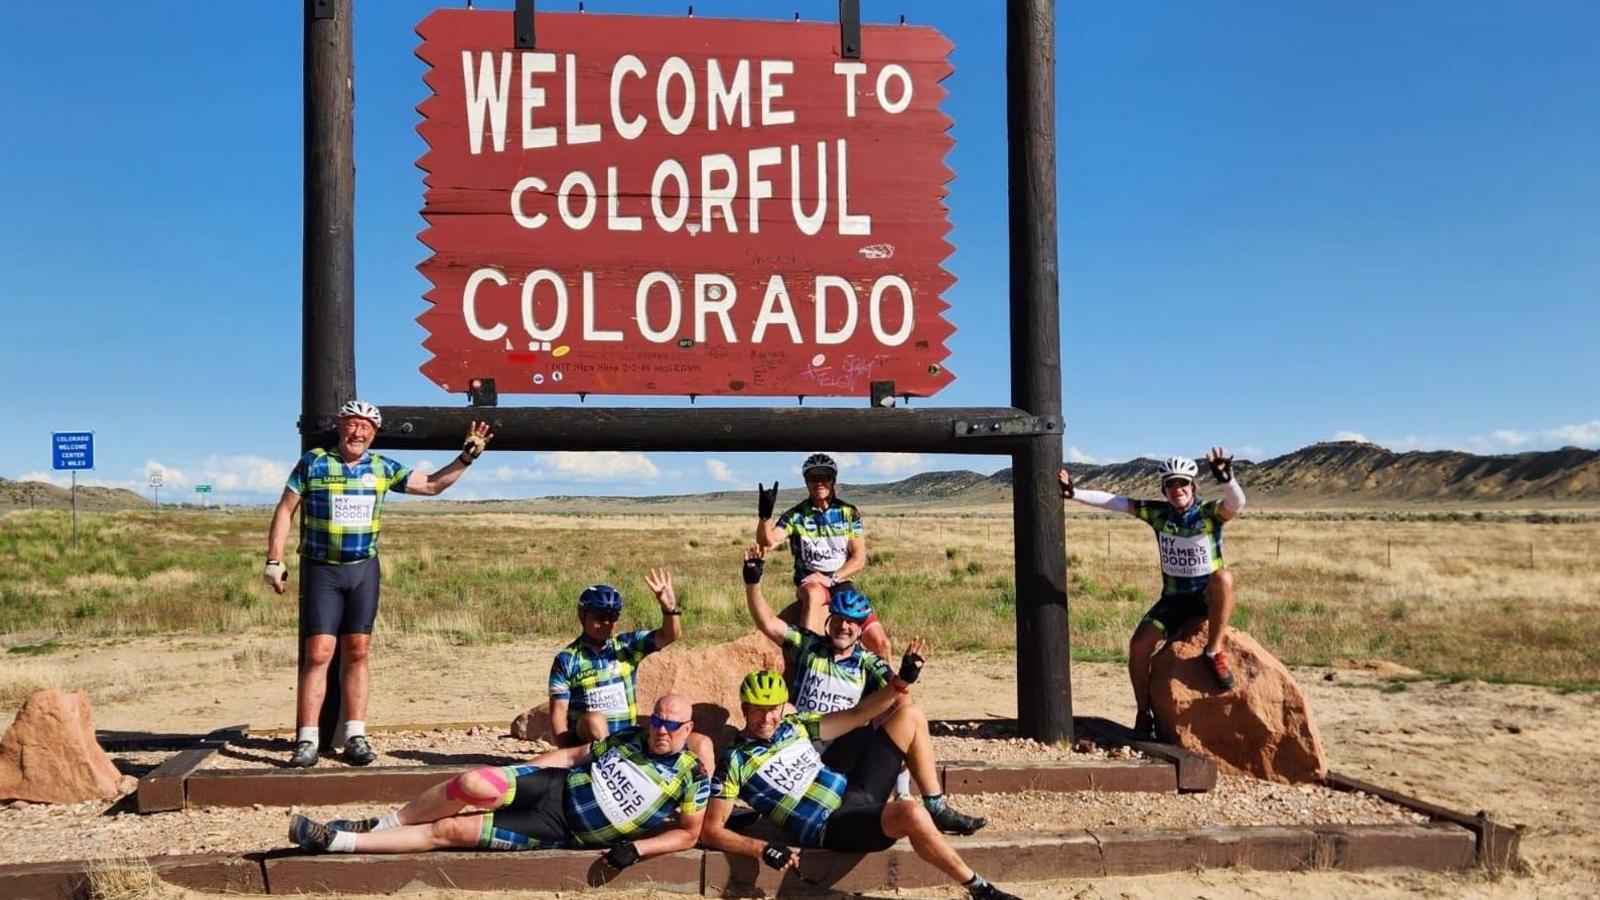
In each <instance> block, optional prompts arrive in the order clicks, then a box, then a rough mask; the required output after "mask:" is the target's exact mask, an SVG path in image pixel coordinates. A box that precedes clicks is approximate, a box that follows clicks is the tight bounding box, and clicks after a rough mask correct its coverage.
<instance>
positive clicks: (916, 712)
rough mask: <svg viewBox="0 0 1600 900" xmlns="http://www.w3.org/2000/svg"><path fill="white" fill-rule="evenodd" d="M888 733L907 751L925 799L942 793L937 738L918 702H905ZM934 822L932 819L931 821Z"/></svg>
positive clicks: (887, 724) (893, 715)
mask: <svg viewBox="0 0 1600 900" xmlns="http://www.w3.org/2000/svg"><path fill="white" fill-rule="evenodd" d="M883 730H884V733H885V734H887V735H889V739H890V740H892V741H894V745H895V746H896V747H899V748H900V749H901V750H904V751H905V754H906V768H907V769H909V770H910V771H911V780H912V781H915V782H916V783H917V790H918V791H920V792H922V794H923V795H924V796H927V795H929V794H937V793H940V792H941V791H940V788H939V767H938V766H937V765H936V764H935V761H934V758H933V739H932V738H930V737H928V717H927V716H926V715H924V714H923V712H922V709H921V708H920V707H918V706H917V705H916V704H914V703H907V702H905V701H904V700H902V701H901V703H900V706H898V707H896V708H895V710H894V712H892V713H890V714H889V718H887V719H885V720H884V723H883ZM930 822H931V820H930Z"/></svg>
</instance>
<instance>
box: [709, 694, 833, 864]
mask: <svg viewBox="0 0 1600 900" xmlns="http://www.w3.org/2000/svg"><path fill="white" fill-rule="evenodd" d="M821 723H822V714H821V713H795V714H793V715H788V716H784V717H783V721H781V722H779V723H778V728H777V730H776V731H774V732H773V733H772V738H771V739H770V740H765V741H762V740H757V739H755V738H750V737H746V736H744V735H742V734H741V735H740V736H739V737H738V738H737V739H736V740H735V741H734V743H733V746H731V747H729V748H728V749H727V750H726V751H724V752H723V754H722V758H721V759H720V760H719V761H718V763H717V775H716V778H715V779H713V780H712V783H711V793H712V796H715V797H720V798H722V799H724V800H734V799H743V800H744V802H746V803H748V804H750V806H751V808H753V809H754V810H755V811H756V812H758V813H760V814H761V815H763V816H766V817H767V818H769V819H771V820H772V821H773V822H775V823H777V824H778V826H779V827H781V828H783V830H784V832H785V833H787V834H788V835H789V837H790V839H792V840H793V841H794V842H795V843H797V844H799V845H801V846H803V847H820V846H822V835H823V832H824V830H826V828H827V826H828V817H829V816H830V815H833V811H834V810H836V809H838V808H839V804H840V802H841V801H843V799H844V792H845V777H844V776H843V775H841V774H839V773H838V772H835V771H834V770H832V769H830V768H828V767H827V766H825V765H823V764H822V757H820V756H818V755H817V751H816V748H815V747H813V746H812V744H811V742H812V741H814V740H819V739H820V738H821V736H822V735H821V732H822V726H821Z"/></svg>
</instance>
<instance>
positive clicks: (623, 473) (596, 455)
mask: <svg viewBox="0 0 1600 900" xmlns="http://www.w3.org/2000/svg"><path fill="white" fill-rule="evenodd" d="M540 461H541V462H544V463H546V464H548V465H549V466H550V468H551V469H552V470H553V471H555V472H557V473H559V474H561V475H564V476H566V477H568V478H577V479H581V480H585V481H594V480H603V479H615V480H617V481H654V480H655V479H657V478H659V477H660V476H661V470H660V469H658V468H656V464H655V463H653V462H651V461H650V458H649V457H647V456H645V455H644V454H643V453H623V452H621V451H617V450H590V451H587V452H577V451H573V450H558V451H556V452H555V453H547V454H545V455H544V456H543V457H541V460H540Z"/></svg>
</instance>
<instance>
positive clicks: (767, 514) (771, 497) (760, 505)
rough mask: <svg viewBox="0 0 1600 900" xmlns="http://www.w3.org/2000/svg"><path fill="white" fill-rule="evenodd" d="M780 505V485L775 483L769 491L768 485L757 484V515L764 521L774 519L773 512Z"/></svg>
mask: <svg viewBox="0 0 1600 900" xmlns="http://www.w3.org/2000/svg"><path fill="white" fill-rule="evenodd" d="M777 505H778V483H777V482H776V481H774V482H773V483H772V488H771V489H770V490H769V489H768V488H767V486H766V485H764V484H762V483H761V482H759V481H758V482H756V513H757V514H758V515H760V517H761V519H762V520H763V521H765V520H767V519H770V518H772V510H773V509H774V508H776V507H777Z"/></svg>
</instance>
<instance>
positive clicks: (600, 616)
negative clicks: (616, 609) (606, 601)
mask: <svg viewBox="0 0 1600 900" xmlns="http://www.w3.org/2000/svg"><path fill="white" fill-rule="evenodd" d="M588 615H589V616H590V617H591V618H593V619H594V620H595V621H596V622H604V623H606V624H610V623H612V622H615V621H616V620H617V619H619V618H621V616H618V615H617V614H616V613H597V612H591V613H588Z"/></svg>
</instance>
